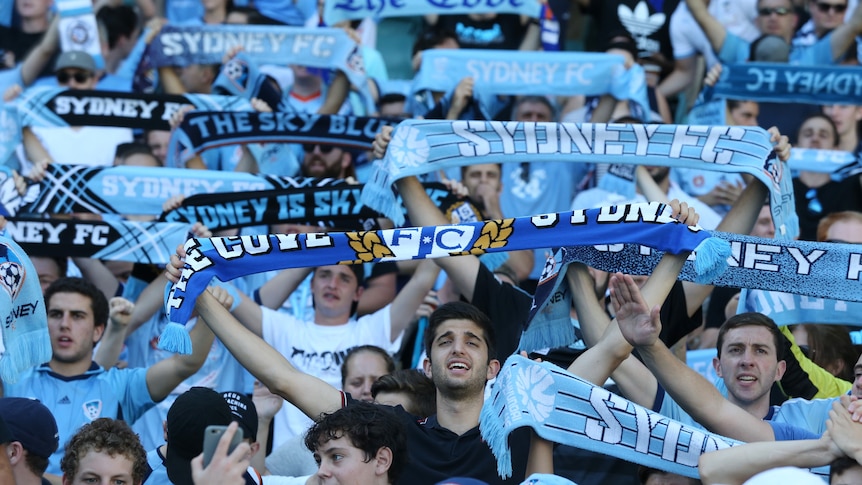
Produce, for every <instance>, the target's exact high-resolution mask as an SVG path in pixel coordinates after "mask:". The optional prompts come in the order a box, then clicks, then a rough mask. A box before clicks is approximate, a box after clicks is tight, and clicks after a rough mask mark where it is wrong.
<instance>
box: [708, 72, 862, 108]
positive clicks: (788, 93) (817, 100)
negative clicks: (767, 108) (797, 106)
mask: <svg viewBox="0 0 862 485" xmlns="http://www.w3.org/2000/svg"><path fill="white" fill-rule="evenodd" d="M713 95H714V96H716V97H722V98H728V99H744V100H751V101H765V102H784V103H788V102H789V103H805V104H848V103H855V102H856V101H858V100H859V98H860V97H862V68H860V67H849V66H799V65H789V64H780V63H757V62H750V63H745V64H733V65H729V66H723V67H722V71H721V77H720V78H719V80H718V82H717V83H716V84H715V87H714V90H713Z"/></svg>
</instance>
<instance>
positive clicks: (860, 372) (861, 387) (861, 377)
mask: <svg viewBox="0 0 862 485" xmlns="http://www.w3.org/2000/svg"><path fill="white" fill-rule="evenodd" d="M853 395H854V396H856V397H862V355H860V356H859V360H857V361H856V365H855V366H854V367H853Z"/></svg>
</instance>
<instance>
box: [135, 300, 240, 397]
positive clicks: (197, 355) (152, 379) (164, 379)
mask: <svg viewBox="0 0 862 485" xmlns="http://www.w3.org/2000/svg"><path fill="white" fill-rule="evenodd" d="M204 293H205V294H208V295H211V296H212V297H213V299H215V298H216V297H218V298H219V299H220V300H216V301H217V302H219V301H220V302H219V303H218V304H219V305H221V304H226V305H228V306H230V302H231V301H232V299H231V297H230V295H228V294H227V292H226V291H225V290H224V288H219V287H210V288H207V291H205V292H204ZM222 302H223V303H222ZM189 337H190V338H191V341H192V353H191V354H189V355H179V354H175V355H172V356H170V357H168V358H167V359H164V360H161V361H159V362H156V363H155V364H153V365H152V366H151V367H150V368H149V369H148V370H147V389H149V391H150V397H152V398H153V401H155V402H160V401H161V400H162V399H164V398H166V397H167V396H168V394H170V393H171V391H173V390H174V388H176V387H177V386H178V385H180V383H181V382H183V381H184V380H186V379H188V378H189V377H191V376H192V374H194V373H195V372H197V371H198V370H199V369H200V368H201V366H202V365H204V361H206V358H207V355H209V353H210V348H211V347H212V345H213V340H214V339H215V336H214V335H213V332H212V331H211V330H210V329H209V327H207V326H206V325H203V324H201V322H200V321H198V322H197V323H196V324H195V326H194V328H193V329H192V330H191V332H189Z"/></svg>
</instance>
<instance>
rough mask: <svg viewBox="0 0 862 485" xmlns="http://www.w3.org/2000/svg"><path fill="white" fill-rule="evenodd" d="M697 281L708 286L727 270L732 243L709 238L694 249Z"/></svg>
mask: <svg viewBox="0 0 862 485" xmlns="http://www.w3.org/2000/svg"><path fill="white" fill-rule="evenodd" d="M694 253H695V254H696V255H697V257H696V258H695V260H694V270H695V273H696V277H695V280H696V282H697V283H700V284H706V283H709V282H710V281H714V280H715V279H716V278H718V277H719V276H721V275H722V274H723V273H724V272H725V270H727V258H729V257H730V255H731V249H730V243H729V242H727V241H725V240H724V239H720V238H717V237H708V238H706V239H704V240H703V241H701V243H700V244H698V245H697V247H696V248H695V249H694Z"/></svg>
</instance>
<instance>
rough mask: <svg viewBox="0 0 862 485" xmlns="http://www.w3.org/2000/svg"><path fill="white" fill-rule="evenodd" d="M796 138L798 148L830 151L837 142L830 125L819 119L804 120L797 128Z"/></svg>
mask: <svg viewBox="0 0 862 485" xmlns="http://www.w3.org/2000/svg"><path fill="white" fill-rule="evenodd" d="M796 138H797V140H796V145H797V146H798V147H799V148H819V149H831V148H834V147H835V145H836V143H837V141H838V140H836V139H835V132H834V131H832V125H831V124H830V123H829V122H828V121H827V120H825V119H823V118H820V117H816V118H809V119H807V120H805V122H804V123H802V126H800V127H799V136H797V137H796Z"/></svg>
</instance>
